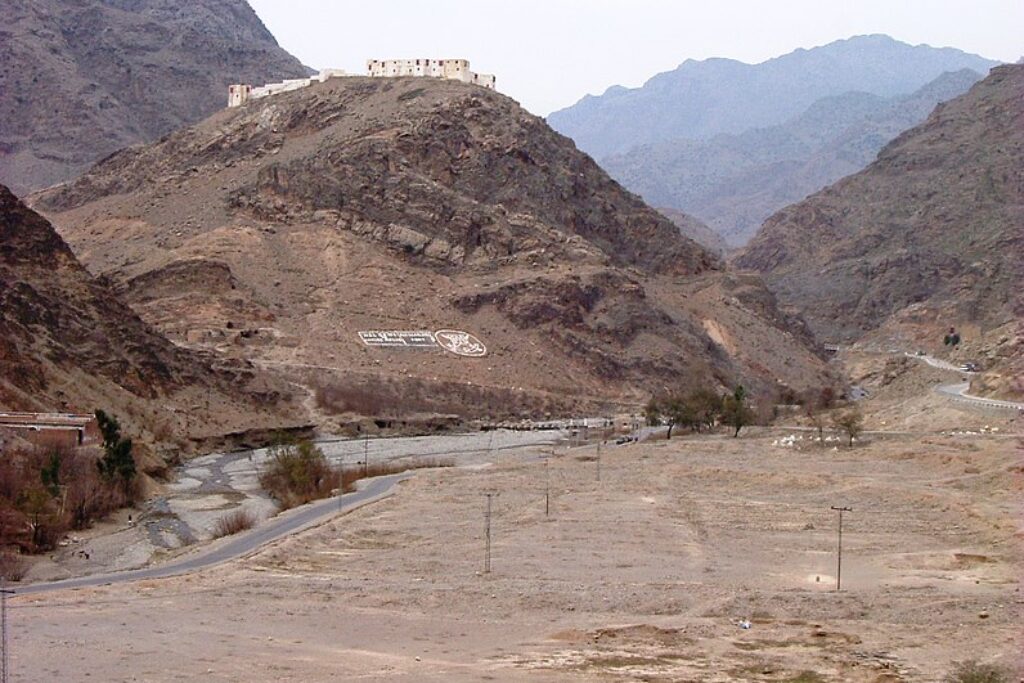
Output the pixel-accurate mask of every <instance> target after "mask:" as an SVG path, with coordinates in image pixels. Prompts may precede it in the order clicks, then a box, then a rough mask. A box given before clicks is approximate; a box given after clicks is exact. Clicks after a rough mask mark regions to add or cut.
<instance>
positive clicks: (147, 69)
mask: <svg viewBox="0 0 1024 683" xmlns="http://www.w3.org/2000/svg"><path fill="white" fill-rule="evenodd" d="M305 73H306V70H305V68H304V67H303V66H302V64H300V63H299V62H298V60H296V59H295V58H294V57H292V56H291V55H289V54H288V53H287V52H285V51H284V50H282V49H281V48H280V47H278V45H277V43H276V42H275V41H274V38H273V36H271V35H270V33H269V32H268V31H267V30H266V28H265V27H264V26H263V24H262V23H261V22H260V20H259V18H258V17H257V16H256V14H255V13H254V12H253V11H252V9H251V8H250V7H249V5H248V4H247V3H246V2H245V0H195V1H192V2H186V3H182V2H176V1H175V0H130V1H129V2H125V1H123V0H76V1H75V2H65V1H63V0H5V2H3V3H0V93H2V95H0V182H2V183H4V184H6V185H8V186H9V187H11V189H12V190H13V191H14V192H15V193H16V194H19V195H20V194H23V193H25V192H27V191H29V190H33V189H38V188H41V187H46V186H48V185H51V184H54V183H57V182H60V181H64V180H67V179H69V178H71V177H73V176H75V175H77V174H78V173H80V172H81V171H83V170H85V169H86V168H88V166H90V165H91V164H92V163H93V162H95V161H96V160H97V159H100V158H102V157H104V156H106V155H107V154H110V153H111V152H113V151H115V150H117V149H120V148H121V147H125V146H126V145H130V144H135V143H138V142H143V141H147V140H155V139H156V138H158V137H159V136H161V135H163V134H164V133H167V132H168V131H171V130H174V129H176V128H180V127H181V126H183V125H186V124H189V123H193V122H195V121H199V120H200V119H202V118H204V117H206V116H209V115H210V114H212V113H213V112H215V111H217V110H218V109H220V108H222V107H223V106H224V103H225V101H226V97H227V86H228V84H230V83H236V82H255V83H263V82H267V81H273V80H280V79H282V78H291V77H297V76H302V75H305Z"/></svg>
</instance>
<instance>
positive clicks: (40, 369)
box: [0, 185, 299, 446]
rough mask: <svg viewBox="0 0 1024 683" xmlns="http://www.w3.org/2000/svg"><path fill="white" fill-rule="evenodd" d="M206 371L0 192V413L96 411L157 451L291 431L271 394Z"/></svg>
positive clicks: (248, 373) (282, 399)
mask: <svg viewBox="0 0 1024 683" xmlns="http://www.w3.org/2000/svg"><path fill="white" fill-rule="evenodd" d="M214 365H215V364H214V361H213V359H212V358H211V357H209V356H208V355H201V354H198V353H196V352H194V351H189V350H186V349H183V348H179V347H177V346H175V345H174V344H171V343H170V342H169V341H168V340H167V339H166V338H164V337H163V336H161V335H160V334H159V333H157V332H156V331H155V330H153V329H152V328H151V327H150V326H149V325H147V324H146V323H144V322H143V321H142V320H140V319H139V317H138V316H137V315H135V313H134V312H133V311H132V310H131V309H130V308H129V307H128V306H126V305H125V304H124V303H122V302H121V301H120V300H119V299H118V297H117V296H116V295H115V294H114V292H113V291H112V290H111V289H110V287H109V286H108V285H107V284H106V283H103V282H101V281H98V280H97V279H96V278H94V277H93V276H92V275H90V274H89V273H88V271H86V269H85V268H83V267H82V266H81V264H79V262H78V261H77V260H76V259H75V256H74V255H73V254H72V253H71V250H70V249H69V248H68V246H67V245H66V244H65V243H64V241H63V240H62V239H61V238H60V236H59V235H58V234H57V233H56V231H54V229H53V228H52V227H51V225H50V224H49V223H48V222H47V221H46V219H44V218H43V217H42V216H40V215H38V214H37V213H35V212H33V211H31V210H30V209H28V208H27V207H26V206H25V205H24V204H23V203H21V202H20V201H19V200H18V199H17V198H16V197H15V196H14V195H13V194H11V192H10V191H9V190H8V189H7V188H6V187H3V186H2V185H0V409H3V410H25V411H40V412H49V411H68V410H70V411H76V412H92V411H94V410H95V409H97V408H102V409H104V410H106V411H109V412H112V413H114V414H116V415H118V416H119V417H120V418H121V420H122V422H123V423H124V424H125V425H126V427H127V429H128V430H129V432H131V433H132V434H133V435H134V436H135V437H136V438H137V439H138V438H139V437H141V439H140V440H141V441H142V442H144V443H149V444H152V445H160V446H169V445H172V444H174V443H175V442H176V445H177V446H184V445H185V444H186V443H187V439H189V438H191V439H196V440H198V439H209V440H217V437H222V436H223V435H225V434H229V433H233V432H243V431H245V430H249V429H255V428H259V429H267V428H272V427H275V426H276V427H287V426H290V425H292V424H293V423H296V422H297V421H298V417H299V411H298V410H297V406H295V405H293V403H292V399H291V398H290V396H289V394H288V393H287V392H285V391H283V390H282V386H281V385H279V384H278V383H276V382H271V381H269V380H266V379H265V378H262V377H260V376H259V375H258V373H257V372H255V371H254V369H253V368H252V367H251V366H248V365H247V364H245V363H238V362H235V363H228V364H225V363H217V364H216V366H217V367H216V368H215V367H214ZM211 413H215V415H211Z"/></svg>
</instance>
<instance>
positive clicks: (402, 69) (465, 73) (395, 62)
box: [228, 59, 497, 107]
mask: <svg viewBox="0 0 1024 683" xmlns="http://www.w3.org/2000/svg"><path fill="white" fill-rule="evenodd" d="M356 75H357V74H350V73H347V72H346V71H344V70H343V69H323V70H322V71H320V72H319V73H318V74H316V75H315V76H310V77H309V78H293V79H290V80H287V81H281V82H280V83H267V84H266V85H262V86H259V87H254V86H252V85H250V84H247V83H234V84H232V85H229V86H228V107H240V106H242V105H243V104H245V103H246V102H248V101H249V100H255V99H259V98H261V97H268V96H270V95H277V94H278V93H283V92H289V91H291V90H299V89H300V88H305V87H308V86H310V85H312V84H314V83H323V82H324V81H326V80H327V79H329V78H344V77H349V76H356ZM366 75H367V76H369V77H370V78H400V77H408V76H413V77H423V78H444V79H448V80H452V81H462V82H463V83H471V84H473V85H479V86H481V87H483V88H488V89H490V90H494V89H495V82H496V80H497V79H496V78H495V77H494V74H478V73H476V72H474V71H471V70H470V68H469V60H468V59H370V60H367V62H366Z"/></svg>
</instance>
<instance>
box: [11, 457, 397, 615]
mask: <svg viewBox="0 0 1024 683" xmlns="http://www.w3.org/2000/svg"><path fill="white" fill-rule="evenodd" d="M409 476H411V475H410V474H408V473H406V474H395V475H390V476H385V477H378V478H376V479H370V480H366V484H365V486H364V487H363V488H361V489H359V490H358V491H355V492H353V493H346V494H344V495H343V496H341V497H340V499H339V498H338V497H334V498H328V499H326V500H320V501H317V502H315V503H310V504H308V505H303V506H302V507H298V508H294V509H292V510H288V511H287V512H284V513H282V514H280V515H277V516H276V517H274V518H273V519H271V520H270V521H269V522H267V523H265V524H262V525H260V526H258V527H256V528H255V529H252V530H250V531H247V532H244V533H241V534H237V535H235V536H230V537H228V538H225V539H222V540H221V541H217V542H214V543H212V544H211V545H209V546H207V547H205V548H203V549H202V550H199V551H197V552H195V553H191V554H189V555H186V556H184V557H181V558H178V559H176V560H172V561H171V562H167V563H166V564H161V565H158V566H155V567H146V568H143V569H132V570H127V571H120V572H111V573H108V574H92V575H89V576H81V577H76V578H72V579H64V580H61V581H48V582H45V583H36V584H31V585H27V586H18V587H17V588H16V589H15V593H16V594H17V595H28V594H32V593H44V592H48V591H59V590H68V589H71V588H90V587H95V586H107V585H111V584H116V583H128V582H131V581H143V580H146V579H162V578H166V577H169V576H179V575H181V574H188V573H191V572H194V571H198V570H200V569H206V568H208V567H212V566H214V565H218V564H221V563H223V562H227V561H229V560H235V559H238V558H241V557H245V556H246V555H249V554H251V553H253V552H255V551H257V550H259V549H260V548H262V547H263V546H265V545H266V544H267V543H270V542H271V541H276V540H277V539H279V538H283V537H285V536H288V535H289V534H293V533H296V532H298V531H302V530H304V529H308V528H310V527H312V526H315V525H316V524H318V523H320V522H322V521H323V520H325V519H326V518H328V517H330V516H331V515H332V514H338V513H341V512H349V511H351V510H355V509H356V508H359V507H362V506H363V505H367V504H369V503H372V502H375V501H377V500H380V499H381V498H384V497H386V496H388V495H390V494H391V492H392V490H393V489H394V487H395V485H396V484H397V483H398V482H400V481H402V480H403V479H406V478H408V477H409Z"/></svg>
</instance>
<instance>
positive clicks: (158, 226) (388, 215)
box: [35, 78, 825, 416]
mask: <svg viewBox="0 0 1024 683" xmlns="http://www.w3.org/2000/svg"><path fill="white" fill-rule="evenodd" d="M35 203H36V206H38V207H39V208H40V209H42V210H44V211H45V212H47V213H48V215H49V216H51V217H52V218H53V220H54V221H55V223H56V224H57V225H58V226H59V229H60V230H61V231H62V233H63V234H64V235H65V236H66V237H67V238H68V239H69V241H70V242H71V244H72V246H73V248H74V249H75V250H76V253H78V254H80V255H81V258H83V259H84V261H85V262H86V263H87V264H88V266H89V267H90V268H91V269H92V270H93V271H94V272H97V273H100V274H103V275H104V276H105V277H108V278H110V279H111V280H112V281H114V282H116V283H117V285H118V287H119V288H120V289H121V291H122V292H124V294H125V296H126V297H127V298H128V299H129V301H130V302H131V303H132V304H133V305H134V306H135V308H136V309H137V310H138V311H139V312H140V313H141V314H142V315H143V317H144V318H146V319H147V320H149V321H150V322H152V323H154V324H155V325H157V326H158V327H160V328H161V329H162V330H163V331H165V332H166V333H168V334H170V335H171V336H172V337H173V338H175V339H178V340H181V341H185V342H188V343H190V344H193V345H197V346H206V347H209V348H216V349H218V350H221V351H223V352H230V353H236V354H238V355H242V356H244V357H246V358H252V359H255V360H256V361H257V362H259V363H262V364H263V365H265V366H267V367H276V368H279V369H286V370H289V371H290V372H292V373H293V376H294V378H295V379H296V380H297V381H302V382H304V383H307V384H308V385H310V386H311V387H312V388H313V389H315V390H316V392H317V393H316V395H317V399H318V401H319V403H320V405H321V407H322V408H324V409H327V410H334V411H335V412H345V411H348V412H359V411H364V412H389V411H390V412H393V413H403V412H405V413H407V412H409V411H412V410H421V411H424V412H429V411H433V412H456V413H460V414H463V415H475V416H497V415H506V414H510V413H522V412H532V413H534V414H544V413H545V412H549V413H560V414H567V413H570V412H573V411H582V410H587V409H597V406H598V405H605V406H607V405H608V404H609V403H612V404H623V403H625V404H629V405H635V404H636V403H637V402H639V401H642V400H644V398H645V397H646V395H647V394H648V392H650V391H652V390H660V389H663V388H664V387H667V386H669V387H670V386H678V385H681V384H686V383H688V382H694V381H705V382H708V383H711V384H717V385H722V386H725V385H728V384H731V383H733V382H736V381H744V382H747V383H748V384H749V385H751V386H752V387H755V388H758V389H763V390H767V389H768V388H772V389H774V388H775V387H777V386H778V384H777V380H778V381H779V382H783V383H787V384H789V385H792V386H807V385H813V384H820V383H821V382H823V381H825V379H824V365H823V364H822V363H821V361H820V360H819V359H818V358H817V356H816V355H815V353H814V349H813V346H812V343H811V341H810V339H809V337H807V336H806V334H805V333H804V332H803V331H802V328H801V326H800V324H799V322H798V321H794V320H791V319H789V318H788V317H787V316H786V315H785V314H783V313H781V312H780V311H779V310H778V309H777V307H776V306H775V303H774V300H773V299H772V297H771V295H770V294H769V293H768V292H767V290H766V289H765V288H764V286H763V285H762V284H761V282H760V280H759V279H758V278H757V277H753V276H737V275H733V274H730V273H728V272H725V271H724V270H723V269H722V265H721V262H720V261H719V259H717V258H716V257H715V256H713V255H712V254H710V253H708V252H707V251H706V250H704V249H703V248H701V247H700V246H698V245H697V244H695V243H694V242H692V241H690V240H688V239H686V238H684V237H682V236H681V235H680V232H679V229H678V228H677V227H676V226H675V225H673V224H672V223H671V222H670V221H668V220H667V219H665V218H664V217H663V216H661V215H660V214H658V213H656V212H655V211H653V210H652V209H650V208H648V207H647V206H646V205H644V204H643V202H641V201H640V199H639V198H638V197H636V196H634V195H632V194H630V193H628V192H626V191H624V190H623V189H622V188H621V187H620V186H619V185H618V184H617V183H615V182H614V181H613V180H611V179H610V178H609V177H608V176H607V175H606V174H605V173H604V172H603V171H601V169H600V168H598V167H597V165H596V164H594V162H593V161H592V160H591V159H590V158H589V157H587V156H586V155H583V154H581V153H579V152H578V151H577V150H576V148H575V146H574V145H573V144H572V142H571V141H570V140H568V139H566V138H564V137H562V136H560V135H558V134H557V133H555V132H554V131H552V130H551V129H550V128H549V127H548V126H547V125H546V124H545V123H544V121H543V120H542V119H539V118H537V117H535V116H532V115H530V114H529V113H527V112H526V111H524V110H523V109H521V108H520V107H519V106H518V105H516V103H515V102H513V101H512V100H511V99H509V98H507V97H505V96H502V95H500V94H498V93H495V92H491V91H487V90H484V89H481V88H477V87H475V86H470V85H466V84H462V83H456V82H447V81H438V80H428V79H387V80H383V79H380V80H378V79H366V78H341V79H333V80H330V81H327V82H326V83H323V84H318V85H315V86H312V87H310V88H306V89H303V90H302V91H297V92H293V93H288V94H284V95H279V96H275V97H272V98H267V99H264V100H258V101H254V102H251V103H249V104H247V105H246V106H244V107H242V108H239V109H235V110H225V111H222V112H219V113H218V114H216V115H214V116H213V117H211V118H209V119H207V120H206V121H204V122H202V123H201V124H199V125H197V126H195V127H193V128H190V129H187V130H183V131H180V132H178V133H174V134H172V135H170V136H168V137H167V138H165V139H164V140H162V141H160V142H158V143H156V144H153V145H150V146H148V147H141V148H133V149H128V150H124V151H122V152H119V153H117V154H115V155H113V156H112V157H110V158H109V159H106V160H105V161H103V162H102V163H100V164H99V165H97V166H96V167H95V168H94V169H93V170H92V171H90V172H89V173H87V174H86V175H84V176H83V177H82V178H80V179H79V180H77V181H75V182H73V183H71V184H69V185H67V186H64V187H61V188H57V189H55V190H52V191H49V192H46V193H44V194H42V195H40V196H38V197H37V198H36V199H35ZM379 330H385V331H389V330H390V331H394V330H407V331H416V330H421V331H428V332H430V331H439V330H457V331H465V332H468V333H471V334H473V335H475V336H476V337H477V338H479V339H480V340H481V341H482V342H483V343H484V344H485V345H486V346H487V349H488V350H487V355H485V356H484V357H482V358H471V357H465V356H458V355H455V354H453V353H449V352H446V351H443V350H442V349H440V348H438V347H437V346H435V345H433V344H432V340H431V339H430V338H427V339H424V338H422V337H421V338H420V340H419V343H420V344H421V345H427V346H429V347H430V348H422V347H417V348H403V349H396V348H380V347H375V346H367V345H365V344H364V343H363V342H362V341H361V340H360V336H359V334H358V333H359V332H360V331H379ZM438 336H441V335H438Z"/></svg>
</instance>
